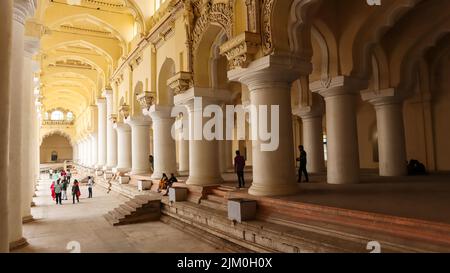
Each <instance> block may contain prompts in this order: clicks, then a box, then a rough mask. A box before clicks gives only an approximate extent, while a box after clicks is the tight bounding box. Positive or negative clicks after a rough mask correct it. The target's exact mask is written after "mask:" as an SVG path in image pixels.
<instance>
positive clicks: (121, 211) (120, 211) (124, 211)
mask: <svg viewBox="0 0 450 273" xmlns="http://www.w3.org/2000/svg"><path fill="white" fill-rule="evenodd" d="M114 211H116V212H118V213H120V214H122V215H123V216H127V215H130V214H131V213H132V211H128V210H125V209H123V208H121V207H117V208H115V209H114Z"/></svg>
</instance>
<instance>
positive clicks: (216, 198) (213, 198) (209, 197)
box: [206, 194, 228, 204]
mask: <svg viewBox="0 0 450 273" xmlns="http://www.w3.org/2000/svg"><path fill="white" fill-rule="evenodd" d="M206 199H207V200H210V201H214V202H217V203H223V204H227V203H228V200H227V199H225V198H224V197H223V196H217V195H214V194H208V195H207V196H206Z"/></svg>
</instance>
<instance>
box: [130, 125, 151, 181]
mask: <svg viewBox="0 0 450 273" xmlns="http://www.w3.org/2000/svg"><path fill="white" fill-rule="evenodd" d="M126 123H127V124H128V125H130V127H131V165H132V167H131V173H132V174H146V173H150V162H149V156H150V126H151V120H150V118H144V117H140V118H132V117H129V118H128V119H127V120H126Z"/></svg>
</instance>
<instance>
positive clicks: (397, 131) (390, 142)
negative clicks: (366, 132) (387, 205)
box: [375, 102, 407, 176]
mask: <svg viewBox="0 0 450 273" xmlns="http://www.w3.org/2000/svg"><path fill="white" fill-rule="evenodd" d="M402 106H403V105H402V104H401V103H400V102H392V103H391V102H387V103H379V104H376V105H375V110H376V113H377V129H378V151H379V160H380V175H381V176H403V175H406V173H407V170H406V160H407V159H406V146H405V127H404V123H403V107H402Z"/></svg>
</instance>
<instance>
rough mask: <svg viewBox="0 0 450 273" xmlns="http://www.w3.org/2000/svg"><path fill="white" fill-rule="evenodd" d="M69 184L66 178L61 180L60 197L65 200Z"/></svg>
mask: <svg viewBox="0 0 450 273" xmlns="http://www.w3.org/2000/svg"><path fill="white" fill-rule="evenodd" d="M68 185H69V182H68V181H67V178H65V179H64V180H63V181H62V199H63V200H67V187H68Z"/></svg>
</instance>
